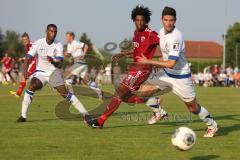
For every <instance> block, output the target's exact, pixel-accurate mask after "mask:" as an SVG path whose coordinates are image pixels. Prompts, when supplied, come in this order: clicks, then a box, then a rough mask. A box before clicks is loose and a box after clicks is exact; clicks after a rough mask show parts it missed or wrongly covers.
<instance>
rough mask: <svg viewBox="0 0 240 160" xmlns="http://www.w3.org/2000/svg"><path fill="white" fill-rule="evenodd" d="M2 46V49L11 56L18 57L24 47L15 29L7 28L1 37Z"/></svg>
mask: <svg viewBox="0 0 240 160" xmlns="http://www.w3.org/2000/svg"><path fill="white" fill-rule="evenodd" d="M2 48H3V50H4V51H8V53H10V54H12V56H13V57H15V58H18V57H19V56H20V55H21V54H18V53H23V52H24V47H23V45H22V44H21V42H20V34H18V33H17V32H15V31H9V30H7V31H6V33H5V36H4V39H3V43H2Z"/></svg>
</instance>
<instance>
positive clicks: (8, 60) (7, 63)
mask: <svg viewBox="0 0 240 160" xmlns="http://www.w3.org/2000/svg"><path fill="white" fill-rule="evenodd" d="M1 62H2V63H3V65H4V66H3V68H2V73H3V77H4V79H5V80H4V81H3V84H8V82H7V75H8V76H9V78H10V79H11V81H12V82H13V85H16V84H17V82H16V80H15V79H14V78H13V76H12V75H11V71H12V68H13V64H14V59H13V58H12V57H10V56H9V54H8V53H7V52H6V53H5V55H4V57H3V59H2V60H1Z"/></svg>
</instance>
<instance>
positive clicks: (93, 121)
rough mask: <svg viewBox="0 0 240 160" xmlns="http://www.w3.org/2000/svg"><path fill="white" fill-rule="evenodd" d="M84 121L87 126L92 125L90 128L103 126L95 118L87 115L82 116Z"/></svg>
mask: <svg viewBox="0 0 240 160" xmlns="http://www.w3.org/2000/svg"><path fill="white" fill-rule="evenodd" d="M84 123H86V124H87V125H88V126H89V127H92V128H102V127H103V126H102V125H100V124H99V123H98V121H97V119H93V118H92V117H91V116H89V115H85V116H84Z"/></svg>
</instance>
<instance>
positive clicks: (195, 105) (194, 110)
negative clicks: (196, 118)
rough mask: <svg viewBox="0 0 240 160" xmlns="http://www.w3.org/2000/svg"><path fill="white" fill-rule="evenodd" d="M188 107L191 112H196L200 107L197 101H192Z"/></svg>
mask: <svg viewBox="0 0 240 160" xmlns="http://www.w3.org/2000/svg"><path fill="white" fill-rule="evenodd" d="M188 109H189V111H190V112H191V113H193V114H198V113H199V109H200V108H199V105H198V104H197V103H196V104H195V103H194V104H191V105H189V106H188Z"/></svg>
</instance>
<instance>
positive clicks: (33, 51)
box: [26, 41, 38, 59]
mask: <svg viewBox="0 0 240 160" xmlns="http://www.w3.org/2000/svg"><path fill="white" fill-rule="evenodd" d="M37 48H38V41H36V42H34V43H33V44H32V46H31V47H30V49H29V51H28V52H27V54H26V57H27V58H30V59H33V57H34V56H35V55H36V54H37Z"/></svg>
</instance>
